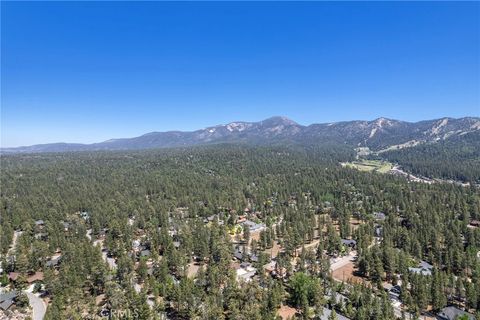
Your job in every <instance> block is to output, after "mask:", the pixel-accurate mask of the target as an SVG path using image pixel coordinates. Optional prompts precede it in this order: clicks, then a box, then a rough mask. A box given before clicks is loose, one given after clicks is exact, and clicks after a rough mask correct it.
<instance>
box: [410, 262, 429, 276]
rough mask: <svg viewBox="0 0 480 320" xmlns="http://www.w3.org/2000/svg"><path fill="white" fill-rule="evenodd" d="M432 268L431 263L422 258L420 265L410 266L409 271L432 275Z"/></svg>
mask: <svg viewBox="0 0 480 320" xmlns="http://www.w3.org/2000/svg"><path fill="white" fill-rule="evenodd" d="M432 269H433V266H432V265H431V264H430V263H428V262H426V261H423V260H422V261H420V263H419V264H418V267H416V268H413V267H410V268H408V271H410V272H412V273H416V274H421V275H424V276H431V275H432Z"/></svg>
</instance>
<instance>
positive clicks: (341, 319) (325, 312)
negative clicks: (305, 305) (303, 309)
mask: <svg viewBox="0 0 480 320" xmlns="http://www.w3.org/2000/svg"><path fill="white" fill-rule="evenodd" d="M335 313H336V314H337V319H338V320H349V318H347V317H345V316H342V315H341V314H339V313H337V312H335ZM331 314H332V310H331V309H328V308H326V307H323V313H322V315H321V316H320V320H328V319H330V315H331Z"/></svg>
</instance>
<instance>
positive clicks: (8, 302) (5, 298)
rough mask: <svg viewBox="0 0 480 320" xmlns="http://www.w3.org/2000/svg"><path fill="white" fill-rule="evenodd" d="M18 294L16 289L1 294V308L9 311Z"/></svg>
mask: <svg viewBox="0 0 480 320" xmlns="http://www.w3.org/2000/svg"><path fill="white" fill-rule="evenodd" d="M17 296H18V292H17V291H16V290H13V291H10V292H6V293H2V294H0V309H1V310H3V311H7V310H8V309H9V308H10V307H11V306H12V305H13V304H14V302H15V299H16V298H17Z"/></svg>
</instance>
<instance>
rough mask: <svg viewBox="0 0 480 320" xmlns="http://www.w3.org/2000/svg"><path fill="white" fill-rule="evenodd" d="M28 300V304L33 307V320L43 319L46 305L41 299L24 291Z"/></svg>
mask: <svg viewBox="0 0 480 320" xmlns="http://www.w3.org/2000/svg"><path fill="white" fill-rule="evenodd" d="M25 294H26V295H27V297H28V301H29V302H30V306H31V307H32V309H33V317H32V318H33V320H43V318H44V317H45V312H47V307H46V306H45V303H44V302H43V300H42V299H40V298H39V297H37V296H36V295H34V294H33V293H30V292H25Z"/></svg>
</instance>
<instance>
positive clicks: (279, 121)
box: [262, 116, 299, 126]
mask: <svg viewBox="0 0 480 320" xmlns="http://www.w3.org/2000/svg"><path fill="white" fill-rule="evenodd" d="M262 123H264V124H272V123H275V124H283V125H287V126H298V125H299V124H298V123H296V122H295V121H293V120H291V119H290V118H287V117H285V116H274V117H270V118H268V119H265V120H263V121H262Z"/></svg>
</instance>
